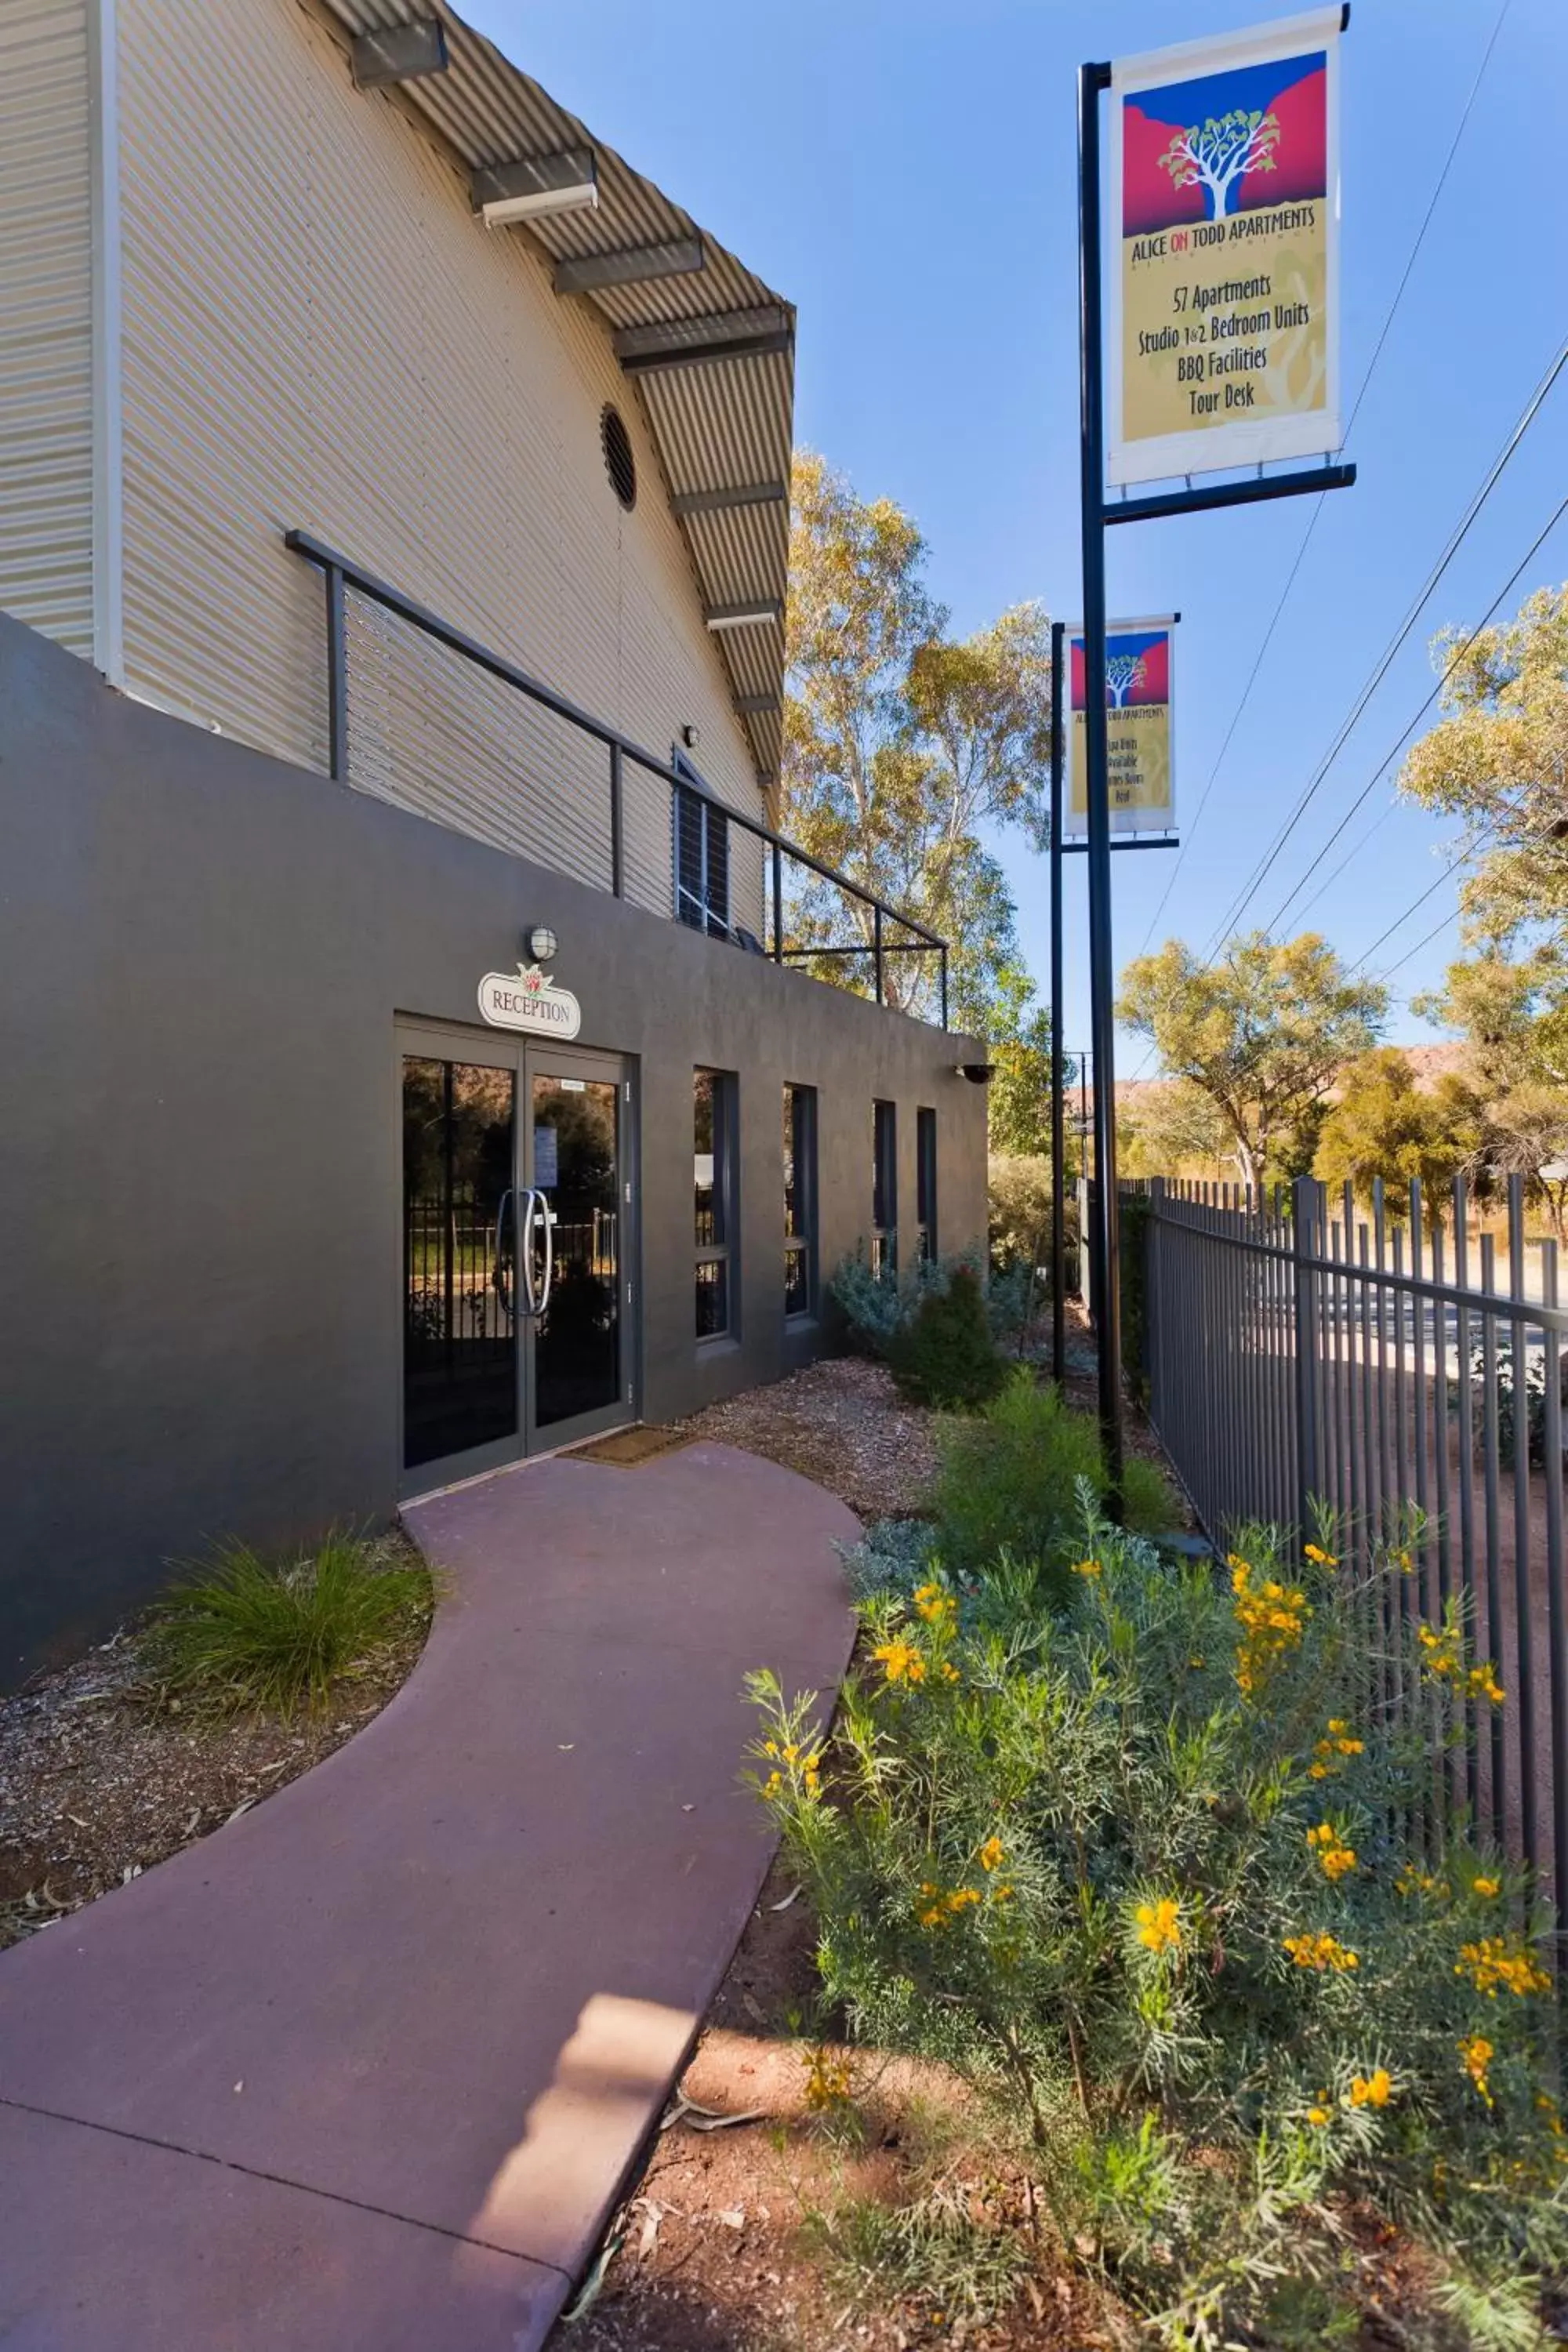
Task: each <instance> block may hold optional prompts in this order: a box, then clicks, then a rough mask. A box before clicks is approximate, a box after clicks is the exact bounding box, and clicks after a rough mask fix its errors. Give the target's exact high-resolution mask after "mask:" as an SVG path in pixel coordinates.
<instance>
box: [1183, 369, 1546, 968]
mask: <svg viewBox="0 0 1568 2352" xmlns="http://www.w3.org/2000/svg"><path fill="white" fill-rule="evenodd" d="M1565 366H1568V342H1564V343H1563V344H1561V345H1560V346H1559V348H1558V352H1557V355H1556V357H1555V358H1554V359H1553V361H1552V364H1551V365H1550V367H1549V368H1548V369H1547V371H1546V373H1545V374H1544V375H1543V376H1542V379H1541V382H1540V383H1538V384H1537V385H1536V387H1535V390H1534V391H1533V392H1532V393H1531V396H1530V398H1529V400H1528V401H1527V402H1526V403H1525V405H1524V408H1523V409H1522V411H1521V414H1520V416H1519V418H1518V421H1517V422H1516V423H1515V425H1514V426H1513V429H1512V431H1511V432H1510V435H1509V436H1508V439H1507V440H1506V441H1505V442H1504V444H1503V446H1502V447H1501V448H1500V450H1499V452H1498V454H1497V456H1496V457H1494V458H1493V460H1492V462H1491V465H1490V467H1489V468H1488V471H1487V474H1486V477H1485V479H1484V480H1483V481H1482V483H1481V485H1480V488H1479V489H1478V490H1477V491H1476V492H1475V493H1474V495H1473V496H1472V498H1471V499H1470V501H1469V504H1468V506H1467V508H1466V509H1465V511H1464V513H1463V514H1462V515H1461V516H1460V518H1459V520H1458V522H1457V523H1456V524H1455V526H1454V528H1453V530H1452V531H1450V533H1449V535H1448V539H1447V544H1446V545H1445V547H1444V549H1443V551H1442V553H1441V555H1439V557H1438V558H1437V561H1436V563H1435V564H1434V565H1433V567H1432V569H1431V571H1430V572H1428V573H1427V575H1426V580H1425V582H1424V583H1422V586H1421V588H1420V590H1419V592H1418V593H1417V594H1416V596H1415V601H1414V602H1413V603H1412V604H1411V605H1410V606H1409V609H1408V610H1407V611H1406V613H1405V618H1404V619H1403V620H1402V621H1401V623H1400V625H1399V626H1398V628H1397V629H1396V630H1395V631H1394V635H1393V636H1392V637H1391V638H1390V640H1389V642H1388V644H1387V645H1386V646H1384V649H1383V652H1382V653H1381V654H1380V655H1379V656H1378V658H1377V660H1376V662H1375V663H1374V664H1373V669H1372V672H1371V675H1370V676H1369V677H1367V679H1366V680H1365V682H1364V684H1363V687H1362V688H1361V691H1360V693H1359V694H1358V695H1357V696H1356V698H1355V700H1354V702H1353V703H1352V705H1351V709H1350V711H1349V714H1348V715H1347V717H1346V718H1345V719H1343V720H1342V723H1341V725H1340V727H1339V729H1338V730H1337V732H1336V733H1335V736H1334V740H1333V741H1332V742H1331V744H1330V746H1329V748H1328V750H1327V751H1326V752H1325V753H1324V754H1323V757H1322V758H1321V760H1320V761H1319V762H1318V765H1317V767H1316V768H1315V769H1314V771H1313V772H1312V774H1311V776H1310V779H1309V780H1308V782H1307V783H1306V785H1305V786H1304V787H1303V789H1302V791H1301V793H1300V795H1299V797H1298V799H1297V802H1296V805H1295V807H1294V808H1293V809H1292V810H1291V812H1290V814H1289V817H1288V818H1287V820H1286V822H1285V824H1283V825H1282V826H1281V827H1280V829H1279V833H1278V834H1277V835H1275V838H1274V843H1273V845H1272V847H1271V848H1270V849H1269V851H1268V855H1267V856H1265V857H1264V858H1263V859H1262V861H1261V863H1260V864H1259V865H1258V866H1256V867H1255V868H1254V870H1253V873H1252V875H1251V876H1250V877H1249V878H1248V880H1247V883H1246V885H1245V886H1244V887H1243V889H1242V891H1241V894H1240V896H1239V897H1238V898H1235V899H1233V900H1232V902H1231V905H1230V908H1229V909H1228V911H1227V912H1226V915H1225V916H1224V918H1223V919H1222V920H1221V921H1220V923H1219V924H1218V926H1217V928H1216V929H1215V932H1214V935H1213V937H1212V938H1211V939H1210V940H1209V943H1208V946H1207V947H1206V948H1205V950H1204V961H1205V962H1207V961H1208V959H1209V957H1210V955H1212V953H1213V952H1214V950H1215V946H1216V945H1217V944H1218V942H1219V941H1220V940H1222V939H1223V938H1224V937H1225V935H1226V932H1227V931H1229V930H1231V929H1234V927H1235V925H1236V924H1237V922H1238V921H1239V920H1240V918H1241V917H1242V915H1243V914H1244V913H1245V912H1246V910H1247V908H1248V906H1250V904H1251V902H1252V900H1253V899H1254V898H1255V897H1256V896H1257V894H1258V890H1259V889H1260V887H1262V885H1263V883H1264V881H1265V879H1266V878H1267V877H1268V874H1269V872H1270V871H1271V869H1272V867H1273V866H1274V863H1275V860H1276V859H1277V858H1278V857H1279V854H1280V852H1281V851H1282V850H1283V848H1284V847H1285V845H1286V843H1287V842H1288V841H1289V838H1290V835H1292V834H1293V833H1294V831H1295V830H1296V827H1297V825H1298V824H1300V821H1301V819H1302V817H1303V816H1304V815H1305V814H1306V813H1307V809H1308V807H1309V806H1310V803H1311V802H1312V800H1313V799H1314V798H1315V797H1316V794H1317V793H1318V791H1319V789H1320V787H1321V784H1322V782H1323V780H1324V778H1325V777H1326V776H1327V774H1328V772H1329V770H1330V769H1331V767H1332V765H1333V763H1334V761H1335V760H1337V759H1338V757H1339V755H1340V753H1341V751H1342V750H1343V749H1344V746H1345V744H1346V743H1347V742H1348V741H1349V740H1350V737H1351V734H1352V730H1354V728H1355V726H1356V724H1357V722H1358V721H1359V720H1360V719H1361V716H1362V714H1363V711H1364V710H1365V709H1366V707H1367V705H1368V703H1369V702H1370V701H1371V700H1372V698H1373V695H1374V694H1375V693H1376V691H1377V689H1378V688H1379V687H1380V686H1381V685H1382V684H1383V681H1384V678H1385V677H1387V675H1388V673H1389V670H1390V669H1391V668H1392V667H1393V665H1394V660H1395V657H1396V656H1397V655H1398V653H1399V651H1400V648H1401V647H1402V646H1403V645H1404V644H1405V639H1406V638H1407V637H1408V636H1409V635H1410V632H1411V630H1412V629H1413V628H1414V627H1415V624H1416V622H1417V621H1418V620H1419V619H1420V617H1421V613H1422V609H1423V607H1424V606H1425V605H1426V603H1427V601H1428V599H1429V598H1430V596H1431V594H1432V592H1433V590H1434V589H1435V588H1436V585H1437V583H1438V582H1439V581H1440V580H1441V579H1442V577H1443V575H1444V573H1445V572H1447V569H1448V566H1449V564H1450V563H1452V562H1453V560H1454V558H1455V556H1456V555H1457V554H1458V551H1459V549H1460V548H1461V547H1462V546H1463V544H1464V542H1465V540H1466V539H1467V538H1468V534H1469V532H1470V530H1471V528H1472V526H1473V524H1474V523H1475V520H1476V518H1477V517H1478V515H1479V513H1480V511H1481V509H1482V508H1483V507H1484V506H1485V505H1486V502H1487V500H1488V499H1489V498H1490V496H1491V494H1492V492H1493V490H1495V489H1496V488H1497V486H1498V483H1499V482H1500V480H1501V479H1502V476H1503V474H1504V472H1505V470H1506V468H1507V467H1508V464H1509V461H1510V458H1511V457H1513V455H1514V453H1515V451H1516V450H1517V449H1518V447H1519V446H1520V443H1521V441H1522V440H1523V438H1524V436H1525V435H1526V433H1528V432H1529V430H1530V427H1531V425H1532V424H1533V423H1534V421H1535V419H1536V416H1537V415H1539V413H1540V410H1541V406H1542V402H1543V401H1544V400H1545V399H1546V397H1547V394H1549V393H1550V392H1551V390H1552V385H1553V384H1554V383H1556V381H1557V379H1558V377H1559V376H1560V375H1561V374H1562V373H1563V368H1564V367H1565Z"/></svg>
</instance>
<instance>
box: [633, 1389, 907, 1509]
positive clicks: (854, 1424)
mask: <svg viewBox="0 0 1568 2352" xmlns="http://www.w3.org/2000/svg"><path fill="white" fill-rule="evenodd" d="M677 1426H678V1427H679V1431H680V1433H681V1435H682V1436H687V1437H711V1438H714V1439H717V1440H718V1441H719V1442H720V1443H721V1444H725V1445H740V1446H743V1447H744V1448H745V1450H746V1452H747V1453H748V1454H763V1456H765V1458H766V1459H767V1460H768V1461H770V1462H780V1463H782V1464H783V1465H784V1468H785V1469H786V1470H798V1471H799V1472H800V1474H801V1475H802V1476H803V1477H805V1478H814V1479H815V1480H816V1484H817V1485H818V1486H826V1488H827V1489H828V1491H829V1493H830V1494H834V1495H837V1496H839V1497H840V1499H841V1500H842V1501H844V1502H846V1503H847V1504H848V1506H849V1507H850V1509H851V1510H852V1511H854V1512H855V1513H857V1515H858V1517H860V1518H862V1519H868V1520H869V1519H903V1518H910V1517H915V1516H917V1515H918V1513H919V1511H920V1508H921V1501H922V1498H923V1496H924V1494H925V1491H926V1489H927V1487H928V1486H930V1484H931V1480H932V1478H933V1477H934V1476H935V1475H936V1444H935V1439H934V1436H933V1434H932V1427H933V1424H932V1417H931V1414H930V1413H929V1412H924V1411H923V1410H922V1409H921V1407H920V1406H919V1405H912V1404H906V1403H905V1402H903V1400H902V1398H901V1397H900V1395H899V1393H898V1391H896V1389H895V1388H894V1386H893V1376H892V1374H891V1373H890V1372H889V1370H888V1368H887V1366H886V1365H885V1364H875V1363H870V1362H868V1360H866V1359H865V1358H864V1357H861V1356H838V1357H833V1358H830V1359H828V1360H826V1361H824V1362H821V1363H816V1364H808V1365H807V1366H806V1368H805V1371H802V1372H792V1373H791V1374H790V1376H789V1378H788V1379H787V1380H782V1381H773V1383H772V1385H771V1386H770V1387H767V1388H763V1389H748V1390H747V1391H746V1393H745V1394H744V1395H743V1396H738V1397H730V1398H728V1399H727V1400H726V1401H725V1402H724V1403H722V1404H710V1405H709V1406H708V1407H707V1408H706V1409H705V1410H704V1411H703V1412H699V1413H694V1414H693V1415H692V1417H691V1419H690V1420H689V1421H683V1422H681V1423H678V1424H677Z"/></svg>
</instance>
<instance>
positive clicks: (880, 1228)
mask: <svg viewBox="0 0 1568 2352" xmlns="http://www.w3.org/2000/svg"><path fill="white" fill-rule="evenodd" d="M898 1270H899V1113H898V1106H897V1105H896V1104H895V1103H890V1102H879V1103H873V1104H872V1106H871V1271H872V1273H873V1274H879V1275H895V1274H897V1272H898Z"/></svg>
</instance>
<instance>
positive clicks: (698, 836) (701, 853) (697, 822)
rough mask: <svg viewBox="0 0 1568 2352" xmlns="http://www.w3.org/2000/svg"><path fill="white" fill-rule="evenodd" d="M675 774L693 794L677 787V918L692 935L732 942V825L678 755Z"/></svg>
mask: <svg viewBox="0 0 1568 2352" xmlns="http://www.w3.org/2000/svg"><path fill="white" fill-rule="evenodd" d="M670 761H671V764H672V766H673V767H674V769H675V771H676V773H677V774H678V775H681V776H687V777H689V779H690V781H691V784H692V785H693V786H694V787H697V789H695V790H688V789H687V788H686V786H684V785H681V784H678V785H677V786H676V788H675V794H674V802H673V806H674V814H675V913H676V919H677V920H678V921H679V922H682V923H689V925H690V926H691V929H693V930H694V931H708V932H710V933H711V935H712V936H713V937H714V938H715V939H721V940H723V939H728V938H729V936H730V820H729V818H728V817H727V816H726V815H725V814H724V812H723V810H722V809H720V808H715V807H714V805H713V803H712V802H711V801H710V800H707V799H705V798H704V796H703V793H702V790H701V785H702V779H701V777H700V775H699V774H698V772H697V771H696V769H695V768H694V767H693V766H692V764H691V762H690V761H689V760H688V759H687V758H685V757H684V755H683V754H682V753H681V752H679V751H674V752H672V753H671V754H670Z"/></svg>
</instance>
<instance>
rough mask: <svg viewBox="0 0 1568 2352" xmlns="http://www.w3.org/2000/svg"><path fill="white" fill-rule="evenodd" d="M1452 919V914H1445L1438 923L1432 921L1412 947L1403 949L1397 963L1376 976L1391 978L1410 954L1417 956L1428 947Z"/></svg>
mask: <svg viewBox="0 0 1568 2352" xmlns="http://www.w3.org/2000/svg"><path fill="white" fill-rule="evenodd" d="M1453 919H1454V918H1453V917H1452V915H1445V916H1444V918H1443V919H1442V921H1441V922H1440V923H1434V924H1433V926H1432V928H1431V929H1430V930H1429V931H1424V932H1423V933H1422V935H1421V937H1420V938H1419V939H1418V940H1416V942H1415V946H1414V947H1413V948H1406V949H1405V953H1404V954H1403V955H1402V956H1401V957H1400V959H1399V961H1398V963H1391V964H1390V965H1389V967H1388V969H1387V971H1383V972H1380V973H1379V974H1378V978H1379V979H1380V980H1392V979H1393V978H1394V973H1395V972H1396V971H1400V970H1401V969H1402V968H1403V967H1404V966H1405V964H1407V963H1408V962H1409V961H1410V959H1411V957H1412V956H1417V955H1419V954H1420V952H1421V950H1422V949H1423V948H1426V947H1430V946H1431V944H1432V942H1433V940H1435V939H1436V936H1437V934H1438V932H1439V931H1446V930H1447V928H1448V926H1449V924H1450V923H1451V922H1452V921H1453Z"/></svg>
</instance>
